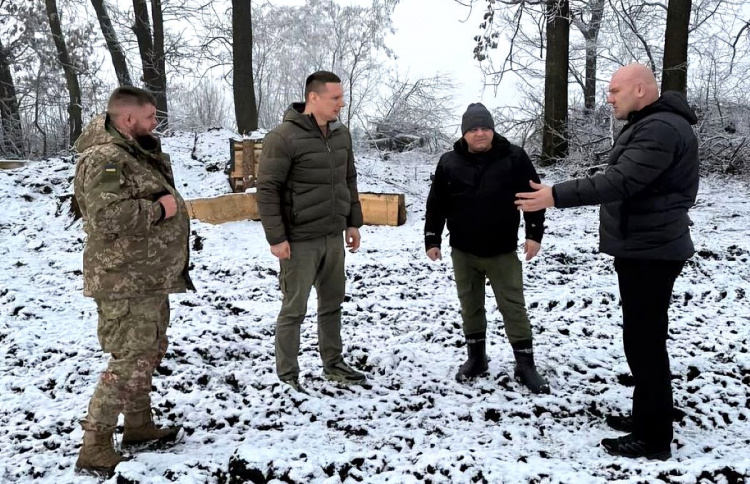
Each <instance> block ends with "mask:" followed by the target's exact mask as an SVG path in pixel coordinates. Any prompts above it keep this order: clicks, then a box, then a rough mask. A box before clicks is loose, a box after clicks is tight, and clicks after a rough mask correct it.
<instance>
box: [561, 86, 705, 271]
mask: <svg viewBox="0 0 750 484" xmlns="http://www.w3.org/2000/svg"><path fill="white" fill-rule="evenodd" d="M696 122H697V118H696V116H695V113H694V112H693V110H692V109H691V108H690V106H689V105H688V102H687V99H686V98H685V96H684V95H682V94H681V93H679V92H675V91H667V92H665V93H664V94H663V95H662V96H661V97H660V98H659V100H657V101H656V102H654V103H653V104H651V105H649V106H646V107H645V108H643V109H642V110H640V111H637V112H634V113H632V114H631V115H630V117H629V119H628V123H627V124H626V125H625V127H623V129H622V131H620V134H619V136H618V137H617V140H616V141H615V145H614V147H613V148H612V152H611V154H610V156H609V166H608V167H607V169H606V170H605V172H604V173H602V174H599V175H596V176H593V177H590V178H582V179H577V180H571V181H567V182H564V183H560V184H558V185H555V186H554V187H553V195H554V198H555V206H556V207H575V206H579V205H596V204H602V206H601V210H600V212H599V220H600V225H599V236H600V243H599V248H600V250H601V251H602V252H604V253H606V254H610V255H613V256H615V257H626V258H635V259H660V260H686V259H688V258H689V257H690V256H692V255H693V253H695V248H694V247H693V241H692V239H691V238H690V229H689V223H690V219H689V218H688V209H689V208H690V207H692V206H693V204H694V203H695V197H696V195H697V193H698V141H697V139H696V137H695V134H694V133H693V129H692V128H691V127H690V125H691V124H695V123H696Z"/></svg>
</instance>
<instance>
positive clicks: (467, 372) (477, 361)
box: [456, 333, 488, 382]
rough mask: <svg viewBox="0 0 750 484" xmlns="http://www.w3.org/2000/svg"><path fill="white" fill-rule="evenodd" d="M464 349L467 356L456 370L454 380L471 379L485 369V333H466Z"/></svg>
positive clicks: (486, 366)
mask: <svg viewBox="0 0 750 484" xmlns="http://www.w3.org/2000/svg"><path fill="white" fill-rule="evenodd" d="M466 351H467V353H468V358H467V359H466V361H465V362H464V363H463V364H462V365H461V366H460V367H459V368H458V372H456V381H458V382H465V381H469V380H472V379H474V378H476V377H478V376H479V375H481V374H483V373H485V372H486V371H487V368H488V365H487V351H486V340H485V333H474V334H467V335H466Z"/></svg>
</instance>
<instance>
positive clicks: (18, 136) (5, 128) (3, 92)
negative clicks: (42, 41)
mask: <svg viewBox="0 0 750 484" xmlns="http://www.w3.org/2000/svg"><path fill="white" fill-rule="evenodd" d="M0 123H1V124H0V126H1V127H2V130H1V131H2V144H0V154H2V155H3V156H5V157H9V158H20V157H21V156H23V155H24V153H25V150H24V147H23V129H22V127H21V113H20V111H19V109H18V98H17V97H16V85H15V83H14V82H13V75H12V74H11V70H10V59H9V56H8V52H6V51H5V46H3V43H2V40H0Z"/></svg>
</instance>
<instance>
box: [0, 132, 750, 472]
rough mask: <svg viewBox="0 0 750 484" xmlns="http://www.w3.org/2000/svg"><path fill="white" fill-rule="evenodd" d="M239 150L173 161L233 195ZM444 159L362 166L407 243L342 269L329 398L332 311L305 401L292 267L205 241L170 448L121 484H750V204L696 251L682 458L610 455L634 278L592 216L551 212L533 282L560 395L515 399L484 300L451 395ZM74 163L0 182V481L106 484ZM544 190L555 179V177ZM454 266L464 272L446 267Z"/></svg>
mask: <svg viewBox="0 0 750 484" xmlns="http://www.w3.org/2000/svg"><path fill="white" fill-rule="evenodd" d="M230 135H231V133H228V132H222V131H214V132H211V133H207V134H202V135H199V136H197V137H195V136H194V135H193V134H183V135H177V136H173V137H170V138H168V139H166V140H165V147H166V150H167V151H169V152H170V153H171V154H172V160H173V163H174V167H175V172H176V176H177V180H178V187H179V188H180V190H181V191H182V193H183V195H185V197H186V198H192V197H205V196H211V195H218V194H221V193H226V192H228V190H229V186H228V183H227V180H226V176H225V175H224V174H223V172H222V168H223V165H224V163H225V162H226V160H227V159H228V142H227V138H228V137H229V136H230ZM435 161H436V159H435V157H426V156H424V155H398V156H394V157H392V158H391V159H389V160H379V159H378V158H377V157H376V156H374V155H366V154H365V155H362V156H360V158H359V159H358V169H359V172H360V190H362V191H387V192H404V193H406V198H407V205H408V221H407V223H406V225H403V226H401V227H364V228H363V230H362V234H363V245H362V249H361V250H360V251H359V252H358V253H357V254H354V255H349V256H348V260H347V274H348V286H347V295H348V297H347V301H346V302H345V304H344V320H345V324H344V329H343V338H344V343H345V351H346V354H347V355H348V359H349V361H351V362H352V363H353V364H354V366H356V367H358V368H359V369H361V370H363V371H365V372H366V373H367V374H368V375H369V377H370V383H369V384H368V385H367V386H364V387H348V388H347V387H339V386H337V385H335V384H332V383H330V382H327V381H326V380H324V379H323V378H322V375H321V367H320V360H319V358H318V355H317V346H316V327H315V323H314V318H315V313H316V305H315V300H314V297H313V298H312V299H311V302H310V308H309V313H308V320H307V321H306V323H305V325H304V327H303V335H302V342H303V343H302V351H301V355H300V363H301V366H302V368H303V371H302V378H301V379H302V383H303V385H305V386H306V387H307V388H308V389H310V390H311V392H312V395H311V396H305V395H300V394H295V393H293V392H291V391H289V390H288V389H287V388H286V387H284V386H282V385H280V384H279V382H278V380H277V379H276V377H275V374H274V365H273V361H274V360H273V327H274V320H275V316H276V313H277V312H278V309H279V305H280V298H279V297H280V294H279V290H278V282H277V277H276V276H277V268H278V264H277V262H276V261H275V260H274V258H273V257H272V256H271V254H270V253H269V251H268V247H267V245H266V242H265V239H264V237H263V233H262V229H261V226H260V223H258V222H235V223H229V224H224V225H219V226H213V225H208V224H204V223H200V222H193V226H192V230H193V235H192V237H191V245H192V247H193V252H192V261H193V263H194V268H193V271H192V274H193V278H194V281H195V282H196V284H197V286H198V288H199V290H198V292H196V293H189V294H184V295H177V296H173V298H172V308H173V312H172V326H171V328H170V341H171V345H170V349H169V351H168V353H167V356H166V358H165V360H164V362H163V364H162V366H160V367H159V369H158V370H157V373H158V374H157V375H156V377H155V378H154V386H155V391H154V392H153V401H154V404H155V406H156V408H157V409H158V410H159V411H160V412H161V416H160V417H159V419H160V421H162V422H180V423H183V424H184V425H185V429H186V432H185V436H184V439H183V440H182V442H180V443H179V444H177V445H176V446H174V447H173V448H171V449H168V450H163V451H158V452H155V451H148V452H142V453H137V454H134V456H133V457H134V458H133V460H131V461H129V462H126V463H124V464H121V465H120V466H119V467H118V476H116V477H115V478H113V480H112V482H118V483H119V482H123V483H125V482H143V483H160V482H171V481H178V482H196V483H197V482H245V481H247V482H250V481H252V482H265V481H266V480H268V481H275V482H298V483H307V482H326V483H336V482H432V483H438V482H451V483H453V482H455V483H462V482H467V483H473V482H489V483H502V482H535V483H553V482H554V483H556V482H566V483H588V482H601V483H604V482H673V483H695V482H729V483H734V482H745V479H747V476H748V475H750V452H748V448H749V447H750V422H749V420H750V398H749V397H750V353H748V351H749V350H750V339H749V336H750V302H749V301H748V298H749V297H750V294H747V291H748V281H749V279H750V270H748V263H749V262H750V197H749V196H748V189H747V186H746V185H743V184H740V183H737V182H733V181H727V180H703V182H702V188H701V193H700V200H699V202H698V204H697V206H696V207H695V209H694V210H693V211H692V218H693V220H694V221H695V226H694V229H693V234H694V239H695V241H696V244H697V246H698V248H699V251H700V252H699V253H698V254H697V255H696V256H695V257H694V258H693V259H692V260H691V261H690V262H689V264H688V266H687V267H686V269H685V271H684V272H683V275H682V276H681V277H680V278H679V279H678V281H677V285H676V288H675V292H674V301H673V306H672V311H671V321H672V322H671V325H670V334H671V338H670V342H669V346H670V351H671V356H672V371H673V375H674V376H673V384H674V390H675V393H674V396H675V401H676V404H677V406H678V407H679V409H680V410H681V411H682V413H683V416H682V418H681V420H680V421H679V422H678V423H677V425H676V440H675V443H674V444H673V446H672V449H673V456H674V457H673V459H671V460H669V461H666V462H652V461H647V460H642V459H638V460H629V459H623V458H614V457H611V456H609V455H607V454H606V453H605V452H604V451H603V450H602V449H601V448H600V447H599V446H598V443H599V440H600V439H601V438H603V437H607V436H612V435H616V433H615V432H613V431H611V430H609V429H607V428H606V426H605V425H604V422H603V416H604V415H605V414H607V413H610V412H616V413H620V412H626V411H627V410H628V409H629V404H630V395H631V391H632V387H631V386H629V384H630V381H631V379H630V376H629V374H628V370H627V365H626V363H625V359H624V356H623V353H622V347H621V338H620V311H619V307H618V290H617V284H616V277H615V274H614V272H613V269H612V263H611V260H610V258H609V257H606V256H603V255H600V254H598V253H597V216H596V213H597V212H596V209H595V208H590V207H589V208H581V209H570V210H565V211H560V210H552V211H550V212H549V213H548V226H549V229H548V232H547V235H546V237H545V240H544V244H543V252H542V253H541V254H540V256H539V257H538V258H537V259H536V260H534V261H532V262H530V263H525V281H526V298H527V304H528V307H529V312H530V316H531V319H532V324H533V326H534V338H535V345H536V355H537V361H538V364H539V366H540V369H541V371H542V372H543V373H544V374H545V376H546V377H547V378H548V379H549V380H550V382H551V385H552V389H553V390H552V394H551V395H545V396H533V395H530V394H529V393H528V392H526V391H524V389H523V388H522V387H521V386H520V385H519V384H518V383H516V382H515V381H513V379H512V371H513V361H512V360H513V358H512V353H511V348H510V346H509V344H508V343H507V340H506V338H505V336H504V332H503V324H502V318H501V317H500V315H499V313H498V312H497V310H496V306H495V304H494V301H493V300H492V298H491V294H490V293H489V292H488V296H487V307H488V310H489V313H488V319H489V320H490V325H489V347H488V352H489V355H490V357H491V362H490V374H489V376H488V377H486V378H482V379H479V380H477V381H476V382H474V383H471V384H468V385H464V384H458V383H456V382H455V381H454V379H453V375H454V373H455V371H456V369H457V366H458V365H459V364H460V363H461V362H462V361H463V358H464V357H465V347H464V346H463V338H462V334H461V326H460V316H459V313H458V301H457V298H456V294H455V289H454V285H453V280H452V271H451V266H450V257H447V258H446V259H445V260H444V261H443V262H441V263H431V262H429V261H428V260H427V258H426V257H425V256H424V250H423V245H422V224H423V219H424V202H425V197H426V194H427V191H428V189H429V175H430V173H431V172H432V170H433V168H434V163H435ZM73 173H74V162H73V160H71V159H53V160H47V161H41V162H34V163H32V164H30V165H29V166H27V167H24V168H21V169H16V170H12V171H0V206H2V211H1V212H0V241H1V243H0V370H1V371H0V482H29V481H39V482H50V483H62V482H94V479H90V478H84V477H80V476H76V475H75V474H74V472H73V464H74V462H75V459H76V456H77V452H78V448H79V445H80V441H81V435H82V431H81V429H80V427H79V425H78V424H77V421H78V419H80V418H82V417H83V416H84V414H85V411H86V404H87V402H88V399H89V397H90V396H91V393H92V391H93V388H94V385H95V383H96V379H97V377H98V375H99V372H100V371H101V370H102V369H103V368H104V366H105V364H106V356H104V355H103V354H102V353H101V351H100V349H99V346H98V343H97V339H96V315H95V305H94V303H93V301H92V300H90V299H87V298H84V297H83V295H82V293H81V288H82V277H81V250H82V247H83V237H84V235H83V232H82V229H81V222H80V221H74V220H73V218H72V216H71V214H70V198H69V195H70V194H71V192H72V186H71V181H72V177H73ZM562 176H563V175H561V174H559V173H547V176H546V179H547V180H548V181H549V180H551V181H554V180H557V179H561V178H562ZM445 252H446V253H448V252H449V251H448V250H446V251H445Z"/></svg>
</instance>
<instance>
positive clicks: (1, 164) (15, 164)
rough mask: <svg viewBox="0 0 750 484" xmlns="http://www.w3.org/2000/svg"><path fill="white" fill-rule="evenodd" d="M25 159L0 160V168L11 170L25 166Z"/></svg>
mask: <svg viewBox="0 0 750 484" xmlns="http://www.w3.org/2000/svg"><path fill="white" fill-rule="evenodd" d="M26 163H28V161H27V160H0V170H12V169H13V168H21V167H22V166H26Z"/></svg>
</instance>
